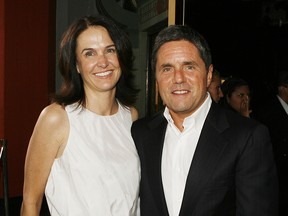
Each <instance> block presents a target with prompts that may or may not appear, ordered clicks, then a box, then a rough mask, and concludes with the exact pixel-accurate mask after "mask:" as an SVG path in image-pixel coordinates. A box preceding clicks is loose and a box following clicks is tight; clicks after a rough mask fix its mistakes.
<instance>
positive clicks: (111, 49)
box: [107, 48, 116, 53]
mask: <svg viewBox="0 0 288 216" xmlns="http://www.w3.org/2000/svg"><path fill="white" fill-rule="evenodd" d="M115 52H116V49H115V48H109V49H107V53H115Z"/></svg>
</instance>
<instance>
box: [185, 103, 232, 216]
mask: <svg viewBox="0 0 288 216" xmlns="http://www.w3.org/2000/svg"><path fill="white" fill-rule="evenodd" d="M220 119H221V121H220ZM223 119H224V121H223ZM225 119H226V118H225V115H224V113H223V112H221V111H219V108H218V107H217V105H215V104H212V106H211V109H210V111H209V113H208V116H207V118H206V120H205V123H204V125H203V129H202V132H201V134H200V137H199V141H198V144H197V147H196V150H195V153H194V157H193V160H192V163H191V166H190V170H189V173H188V177H187V181H186V186H185V191H184V195H183V200H182V206H181V209H180V214H179V215H180V216H184V215H193V211H194V210H195V207H196V204H197V201H198V200H199V197H201V193H202V192H203V187H204V186H205V184H206V182H207V180H208V179H209V177H210V176H211V174H212V173H213V170H214V167H215V166H216V164H217V163H216V162H217V160H218V157H219V156H220V154H221V151H222V150H223V148H224V146H225V145H226V141H225V140H224V139H223V138H222V137H221V136H220V133H221V132H222V131H223V130H225V129H226V128H227V127H228V126H229V125H228V122H227V121H225Z"/></svg>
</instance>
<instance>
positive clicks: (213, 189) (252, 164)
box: [131, 103, 278, 216]
mask: <svg viewBox="0 0 288 216" xmlns="http://www.w3.org/2000/svg"><path fill="white" fill-rule="evenodd" d="M166 127H167V121H166V119H165V117H164V116H163V113H158V114H157V115H156V116H154V117H153V118H151V119H149V118H143V119H140V120H138V121H136V122H134V124H133V125H132V129H131V131H132V137H133V139H134V141H135V144H136V147H137V150H138V154H139V156H140V160H141V184H140V209H141V216H168V215H169V214H168V210H167V206H166V201H165V195H164V191H163V185H162V177H161V157H162V149H163V144H164V137H165V132H166ZM191 139H193V138H191ZM277 192H278V185H277V175H276V169H275V163H274V160H273V154H272V146H271V143H270V139H269V134H268V131H267V128H266V127H265V126H263V125H260V124H258V123H257V122H256V121H253V120H251V119H248V118H245V117H242V116H240V115H239V114H235V113H233V112H231V111H227V110H223V109H221V108H220V107H219V106H218V105H217V104H214V103H213V104H212V106H211V109H210V111H209V113H208V116H207V118H206V120H205V123H204V126H203V129H202V132H201V134H200V138H199V141H198V144H197V147H196V150H195V154H194V157H193V160H192V163H191V166H190V170H189V174H188V177H187V181H186V186H185V191H184V195H183V200H182V205H181V209H180V214H179V215H180V216H194V215H195V216H196V215H197V216H210V215H219V216H225V215H243V216H250V215H251V216H258V215H259V216H265V215H269V216H274V215H277V196H278V193H277Z"/></svg>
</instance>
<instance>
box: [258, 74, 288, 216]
mask: <svg viewBox="0 0 288 216" xmlns="http://www.w3.org/2000/svg"><path fill="white" fill-rule="evenodd" d="M265 101H267V102H268V103H265V104H264V105H263V106H262V107H261V108H259V110H258V112H256V115H255V118H256V119H258V120H259V121H261V122H262V123H264V124H265V125H266V126H267V127H268V128H269V131H270V135H271V140H272V144H273V149H274V156H275V160H276V166H277V170H278V178H279V195H280V196H279V215H281V216H282V215H288V177H287V176H288V71H287V70H282V71H280V72H279V73H278V78H277V86H276V94H275V95H273V96H272V97H271V99H269V98H267V99H266V100H265Z"/></svg>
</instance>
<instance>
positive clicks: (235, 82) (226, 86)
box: [221, 77, 249, 98]
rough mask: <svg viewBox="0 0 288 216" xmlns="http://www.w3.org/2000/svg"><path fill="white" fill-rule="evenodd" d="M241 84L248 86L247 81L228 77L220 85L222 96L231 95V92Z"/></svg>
mask: <svg viewBox="0 0 288 216" xmlns="http://www.w3.org/2000/svg"><path fill="white" fill-rule="evenodd" d="M241 86H249V84H248V82H246V81H245V80H243V79H241V78H238V77H229V78H227V79H226V80H225V81H224V82H223V83H222V85H221V91H222V93H223V98H226V97H227V96H228V97H231V95H232V93H233V92H234V91H235V90H236V89H237V88H239V87H241Z"/></svg>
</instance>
